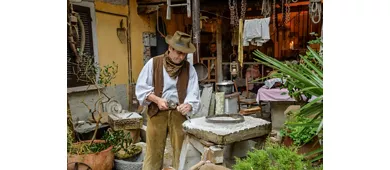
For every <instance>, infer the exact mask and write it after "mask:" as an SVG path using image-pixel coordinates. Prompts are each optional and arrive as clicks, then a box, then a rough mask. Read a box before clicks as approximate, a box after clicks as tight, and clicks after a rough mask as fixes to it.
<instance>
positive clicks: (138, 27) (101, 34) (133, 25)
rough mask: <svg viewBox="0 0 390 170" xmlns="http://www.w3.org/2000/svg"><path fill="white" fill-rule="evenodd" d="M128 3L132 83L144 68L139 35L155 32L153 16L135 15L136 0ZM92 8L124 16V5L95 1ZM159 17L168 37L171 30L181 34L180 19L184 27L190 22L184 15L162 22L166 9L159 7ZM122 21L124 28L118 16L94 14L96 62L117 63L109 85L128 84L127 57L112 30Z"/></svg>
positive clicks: (123, 46) (182, 29)
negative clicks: (97, 57) (115, 73)
mask: <svg viewBox="0 0 390 170" xmlns="http://www.w3.org/2000/svg"><path fill="white" fill-rule="evenodd" d="M129 1H130V17H129V19H130V30H131V34H130V37H131V59H132V66H131V68H132V77H133V81H134V82H136V81H137V79H138V75H139V73H140V72H141V69H142V67H143V66H144V61H143V55H144V54H143V50H144V46H143V42H142V33H143V32H156V31H155V28H156V21H157V16H156V13H153V14H150V15H138V13H137V6H138V5H137V0H129ZM95 9H96V10H100V11H105V12H110V13H115V14H121V15H126V16H127V15H128V6H127V5H113V4H109V3H105V2H101V1H95ZM160 16H162V18H163V19H164V22H165V24H166V26H167V32H168V34H171V35H172V34H173V33H174V32H175V31H177V30H180V31H184V26H185V25H184V24H183V20H186V21H185V22H186V24H190V23H191V19H189V18H187V16H186V15H181V14H172V16H171V20H168V21H167V20H166V19H165V17H166V7H165V6H162V8H161V9H160ZM121 19H123V21H124V27H126V28H127V26H126V18H125V17H121V16H115V15H110V14H105V13H101V12H98V11H96V20H97V22H96V23H97V26H96V27H97V37H98V52H99V63H100V64H101V65H106V64H111V62H112V61H115V62H116V63H117V64H118V67H119V72H118V74H117V78H116V79H115V81H113V83H116V84H127V83H128V69H129V67H128V55H127V46H126V44H121V43H120V41H119V39H118V38H117V35H116V28H118V27H119V22H120V20H121Z"/></svg>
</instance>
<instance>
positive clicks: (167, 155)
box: [163, 135, 173, 168]
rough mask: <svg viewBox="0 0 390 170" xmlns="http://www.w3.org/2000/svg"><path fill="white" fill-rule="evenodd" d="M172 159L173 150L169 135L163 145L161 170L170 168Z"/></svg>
mask: <svg viewBox="0 0 390 170" xmlns="http://www.w3.org/2000/svg"><path fill="white" fill-rule="evenodd" d="M172 159H173V150H172V145H171V140H169V135H168V137H167V141H166V144H165V151H164V164H163V168H166V167H169V166H172Z"/></svg>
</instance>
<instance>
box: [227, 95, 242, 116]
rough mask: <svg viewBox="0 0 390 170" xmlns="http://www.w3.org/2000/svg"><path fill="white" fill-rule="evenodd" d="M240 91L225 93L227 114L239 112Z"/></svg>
mask: <svg viewBox="0 0 390 170" xmlns="http://www.w3.org/2000/svg"><path fill="white" fill-rule="evenodd" d="M239 96H240V93H237V92H236V93H232V94H229V95H225V108H224V110H225V111H224V113H225V114H237V113H238V97H239Z"/></svg>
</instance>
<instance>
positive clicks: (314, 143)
mask: <svg viewBox="0 0 390 170" xmlns="http://www.w3.org/2000/svg"><path fill="white" fill-rule="evenodd" d="M293 143H294V141H293V140H292V139H291V138H290V137H288V136H285V137H283V145H285V146H287V147H288V146H291V145H292V144H293ZM320 147H321V146H320V143H319V142H318V137H317V136H316V137H314V138H313V139H312V140H311V141H310V142H308V143H306V144H304V145H302V146H300V147H299V148H298V153H299V154H307V153H309V152H312V151H315V150H317V149H319V148H320ZM310 158H311V157H307V158H306V159H310Z"/></svg>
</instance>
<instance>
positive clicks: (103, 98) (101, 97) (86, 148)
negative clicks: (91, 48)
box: [68, 54, 118, 154]
mask: <svg viewBox="0 0 390 170" xmlns="http://www.w3.org/2000/svg"><path fill="white" fill-rule="evenodd" d="M80 57H81V58H80V61H79V62H77V63H74V62H71V60H70V59H68V63H70V64H72V65H73V66H74V67H73V70H72V71H73V72H72V74H74V75H75V76H76V78H77V81H83V82H87V83H88V84H89V85H88V86H87V88H86V89H85V93H86V92H87V91H88V90H89V89H90V88H91V87H95V89H96V90H97V93H98V95H97V99H96V100H95V103H94V106H93V107H90V105H88V104H87V103H86V102H85V98H84V99H82V101H81V103H82V104H83V105H84V106H85V107H86V108H87V109H88V111H89V114H91V115H92V119H94V121H95V122H96V126H95V129H94V134H93V136H92V139H91V142H89V144H88V145H86V144H84V143H83V144H69V143H70V142H76V141H75V140H74V139H73V138H72V141H70V140H69V135H68V152H69V153H77V154H87V153H95V152H100V151H102V150H104V149H107V148H108V147H109V145H108V144H109V143H107V142H106V143H107V144H102V143H94V140H95V139H96V134H97V131H98V129H99V124H100V120H101V118H102V114H101V113H102V112H103V104H104V103H107V102H109V101H110V100H111V98H112V97H109V96H108V95H106V94H105V89H104V88H103V87H107V86H108V85H111V82H112V80H114V79H115V78H116V74H117V73H118V65H117V64H116V63H115V62H112V65H105V66H103V67H100V66H99V65H98V63H95V62H93V58H94V57H93V56H89V55H87V54H80ZM97 74H99V78H98V79H97V78H96V75H97ZM95 113H97V114H98V118H97V120H96V119H95V116H94V114H95ZM68 115H69V113H68ZM68 117H69V116H68Z"/></svg>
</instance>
